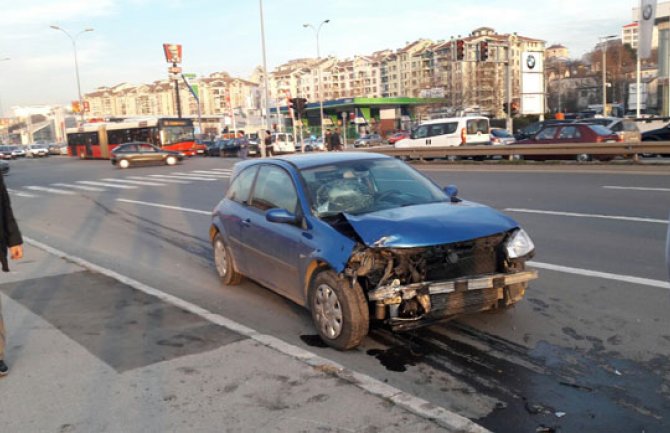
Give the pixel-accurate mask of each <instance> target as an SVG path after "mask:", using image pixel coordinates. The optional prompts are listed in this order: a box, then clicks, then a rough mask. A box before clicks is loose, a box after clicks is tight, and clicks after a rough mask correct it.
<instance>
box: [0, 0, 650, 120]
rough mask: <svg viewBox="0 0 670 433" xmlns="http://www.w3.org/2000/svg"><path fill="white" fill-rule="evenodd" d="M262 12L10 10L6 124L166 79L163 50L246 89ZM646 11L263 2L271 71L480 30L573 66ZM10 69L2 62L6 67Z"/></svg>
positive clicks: (37, 4) (0, 16)
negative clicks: (560, 48) (111, 89)
mask: <svg viewBox="0 0 670 433" xmlns="http://www.w3.org/2000/svg"><path fill="white" fill-rule="evenodd" d="M259 3H260V2H259V1H256V0H0V11H1V12H0V112H2V111H4V114H5V115H9V109H10V107H12V106H26V105H42V104H49V105H55V104H68V103H69V102H70V101H73V100H76V99H77V81H76V75H75V65H74V50H73V46H72V42H71V40H70V39H69V38H68V37H67V35H66V34H64V33H63V32H61V31H58V30H53V29H51V28H50V27H49V26H50V25H56V26H59V27H61V28H63V29H65V30H66V31H68V32H69V33H70V34H71V35H72V36H75V35H76V34H77V33H78V32H80V31H81V30H83V29H85V28H89V27H90V28H93V29H94V31H92V32H86V33H83V34H80V35H79V36H78V37H77V39H76V41H77V54H78V61H79V74H80V82H81V90H82V93H87V92H91V91H93V90H95V89H96V88H98V87H101V86H114V85H117V84H120V83H132V84H140V83H150V82H153V81H155V80H160V79H164V78H166V77H167V66H168V65H167V64H166V63H165V58H164V56H163V51H162V44H163V43H179V44H182V45H183V68H184V72H190V73H196V74H198V75H209V74H211V73H214V72H220V71H226V72H228V73H230V74H231V75H233V76H239V77H242V78H247V77H248V76H249V75H250V74H251V72H252V70H253V69H254V68H255V67H256V66H258V65H261V64H262V51H261V36H260V12H259ZM637 4H639V0H638V1H635V0H589V1H584V0H560V1H559V0H535V1H529V0H466V1H464V0H404V1H399V0H384V1H380V0H263V9H264V17H265V35H266V52H267V62H268V69H270V70H272V69H273V68H274V67H276V66H278V65H280V64H282V63H284V62H286V61H288V60H291V59H295V58H304V57H316V38H315V34H314V32H313V31H312V30H311V29H306V28H304V27H303V24H305V23H311V24H314V25H315V26H318V24H319V23H321V22H322V21H323V20H326V19H330V23H328V24H325V25H324V26H323V28H322V30H321V32H320V48H321V55H322V56H328V55H333V56H337V57H339V58H346V57H352V56H354V55H364V54H369V53H372V52H374V51H378V50H382V49H386V48H391V49H397V48H401V47H403V46H404V45H405V44H406V43H408V42H411V41H415V40H417V39H420V38H428V39H432V40H435V41H437V40H442V39H445V40H446V39H449V38H450V37H451V36H454V37H457V36H459V35H463V36H466V35H468V34H469V33H470V32H471V31H472V30H474V29H475V28H478V27H482V26H487V27H492V28H494V29H495V30H496V31H497V32H498V33H511V32H517V33H518V34H519V35H522V36H528V37H533V38H538V39H542V40H545V41H546V42H547V45H551V44H554V43H561V44H563V45H565V46H566V47H568V48H569V50H570V55H571V57H574V58H578V57H581V56H582V55H583V54H584V53H586V52H587V51H590V50H591V49H593V47H594V45H595V44H596V43H597V42H598V37H599V36H604V35H620V34H621V26H623V25H625V24H628V23H629V22H631V20H632V8H633V7H634V6H635V5H637ZM5 58H9V60H6V61H3V59H5Z"/></svg>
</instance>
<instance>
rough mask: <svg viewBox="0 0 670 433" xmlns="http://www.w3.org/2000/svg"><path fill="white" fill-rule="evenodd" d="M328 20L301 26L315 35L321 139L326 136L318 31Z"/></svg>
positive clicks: (324, 138)
mask: <svg viewBox="0 0 670 433" xmlns="http://www.w3.org/2000/svg"><path fill="white" fill-rule="evenodd" d="M329 22H330V20H323V21H322V22H321V24H319V27H318V28H317V27H314V26H313V25H312V24H303V25H302V26H303V27H305V28H307V27H309V28H311V29H312V30H314V34H315V35H316V57H317V61H318V62H319V71H318V72H319V112H320V114H321V139H322V140H323V141H324V143H325V141H326V136H325V131H324V129H323V127H324V125H323V78H322V77H321V50H320V48H319V33H320V32H321V27H322V26H323V25H324V24H328V23H329Z"/></svg>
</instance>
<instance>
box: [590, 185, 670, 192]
mask: <svg viewBox="0 0 670 433" xmlns="http://www.w3.org/2000/svg"><path fill="white" fill-rule="evenodd" d="M603 188H605V189H623V190H630V191H661V192H670V188H646V187H641V186H614V185H605V186H603Z"/></svg>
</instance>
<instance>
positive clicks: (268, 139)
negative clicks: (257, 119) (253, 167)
mask: <svg viewBox="0 0 670 433" xmlns="http://www.w3.org/2000/svg"><path fill="white" fill-rule="evenodd" d="M263 143H264V144H265V155H266V156H272V133H271V132H270V130H266V131H265V137H263Z"/></svg>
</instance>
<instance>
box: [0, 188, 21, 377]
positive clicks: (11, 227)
mask: <svg viewBox="0 0 670 433" xmlns="http://www.w3.org/2000/svg"><path fill="white" fill-rule="evenodd" d="M0 231H1V232H0V262H1V263H2V271H3V272H9V264H8V263H7V249H9V256H10V257H11V258H12V260H18V259H20V258H22V257H23V238H22V237H21V232H20V231H19V226H18V225H17V224H16V220H15V219H14V213H13V212H12V205H11V203H10V202H9V194H8V193H7V187H5V180H4V179H3V177H2V175H0ZM8 372H9V368H8V367H7V364H5V323H4V322H3V320H2V305H1V303H0V376H6V375H7V373H8Z"/></svg>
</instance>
